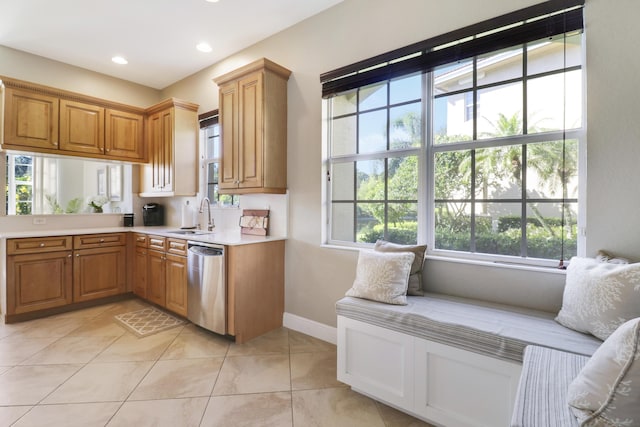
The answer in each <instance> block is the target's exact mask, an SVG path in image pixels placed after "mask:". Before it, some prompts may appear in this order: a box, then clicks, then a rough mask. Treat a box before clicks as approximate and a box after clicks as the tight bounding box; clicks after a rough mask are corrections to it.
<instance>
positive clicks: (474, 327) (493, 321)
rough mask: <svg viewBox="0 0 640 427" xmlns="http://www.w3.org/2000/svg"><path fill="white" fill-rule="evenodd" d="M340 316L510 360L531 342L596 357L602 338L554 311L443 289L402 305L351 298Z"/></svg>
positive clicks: (339, 306) (338, 305) (518, 356)
mask: <svg viewBox="0 0 640 427" xmlns="http://www.w3.org/2000/svg"><path fill="white" fill-rule="evenodd" d="M336 313H337V314H338V315H340V316H344V317H348V318H351V319H354V320H359V321H362V322H366V323H370V324H373V325H376V326H380V327H383V328H387V329H391V330H395V331H398V332H402V333H405V334H408V335H412V336H416V337H420V338H424V339H427V340H430V341H435V342H439V343H442V344H446V345H451V346H453V347H457V348H461V349H463V350H468V351H472V352H475V353H479V354H484V355H487V356H491V357H495V358H498V359H503V360H508V361H516V362H521V361H522V353H523V351H524V348H525V347H526V346H527V345H530V344H533V345H540V346H543V347H550V348H555V349H559V350H565V351H570V352H573V353H578V354H583V355H587V356H590V355H592V354H593V352H595V351H596V349H597V348H598V347H599V346H600V345H601V344H602V341H600V340H599V339H597V338H595V337H593V336H590V335H587V334H582V333H580V332H576V331H573V330H571V329H568V328H565V327H564V326H562V325H559V324H558V323H557V322H555V321H554V320H553V318H554V314H552V313H546V312H540V311H534V310H527V309H518V308H515V307H510V306H505V305H498V304H491V303H486V302H481V301H478V300H473V299H467V298H457V297H449V296H444V295H440V294H433V293H430V294H426V295H425V296H423V297H421V296H407V305H405V306H396V305H389V304H382V303H378V302H374V301H367V300H364V299H360V298H352V297H345V298H342V299H341V300H340V301H338V302H337V303H336Z"/></svg>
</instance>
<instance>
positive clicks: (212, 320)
mask: <svg viewBox="0 0 640 427" xmlns="http://www.w3.org/2000/svg"><path fill="white" fill-rule="evenodd" d="M187 268H188V289H187V318H188V319H189V320H190V321H192V322H193V323H195V324H196V325H199V326H202V327H203V328H205V329H208V330H210V331H213V332H216V333H218V334H226V333H227V287H226V278H225V261H224V246H220V245H214V244H209V243H202V242H194V241H188V251H187Z"/></svg>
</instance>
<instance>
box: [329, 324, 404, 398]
mask: <svg viewBox="0 0 640 427" xmlns="http://www.w3.org/2000/svg"><path fill="white" fill-rule="evenodd" d="M412 338H413V337H410V336H408V335H405V334H401V333H398V332H394V331H390V330H388V329H384V328H379V327H377V326H373V325H368V324H366V323H362V322H358V321H357V320H353V319H348V318H346V317H342V316H338V362H337V368H338V380H339V381H342V382H343V383H346V384H349V385H350V386H352V387H353V388H355V389H360V390H363V391H364V392H365V393H366V394H370V395H372V396H374V397H376V398H378V399H381V400H384V401H386V402H388V403H390V404H392V405H394V406H400V407H402V408H407V407H410V406H411V405H412V404H413V377H412V374H413V355H414V351H413V339H412Z"/></svg>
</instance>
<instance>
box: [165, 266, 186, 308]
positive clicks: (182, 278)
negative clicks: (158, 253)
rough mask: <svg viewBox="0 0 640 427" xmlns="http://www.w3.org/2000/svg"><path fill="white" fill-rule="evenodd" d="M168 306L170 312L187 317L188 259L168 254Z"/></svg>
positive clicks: (166, 270)
mask: <svg viewBox="0 0 640 427" xmlns="http://www.w3.org/2000/svg"><path fill="white" fill-rule="evenodd" d="M165 273H166V276H165V277H166V305H165V307H167V309H168V310H171V311H173V312H174V313H177V314H179V315H181V316H184V317H187V258H186V257H184V256H179V255H173V254H167V255H166V258H165Z"/></svg>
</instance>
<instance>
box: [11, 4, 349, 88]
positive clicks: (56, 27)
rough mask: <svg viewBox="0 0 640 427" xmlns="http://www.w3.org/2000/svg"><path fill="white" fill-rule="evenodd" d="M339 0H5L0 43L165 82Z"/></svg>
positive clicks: (153, 84) (122, 74) (145, 81)
mask: <svg viewBox="0 0 640 427" xmlns="http://www.w3.org/2000/svg"><path fill="white" fill-rule="evenodd" d="M341 1H342V0H219V1H218V2H217V3H209V2H207V1H205V0H109V1H98V0H0V45H5V46H8V47H11V48H14V49H18V50H22V51H25V52H29V53H32V54H35V55H40V56H44V57H46V58H50V59H54V60H57V61H61V62H65V63H67V64H72V65H75V66H78V67H82V68H86V69H89V70H93V71H97V72H100V73H104V74H107V75H110V76H114V77H118V78H121V79H124V80H129V81H132V82H136V83H140V84H142V85H145V86H149V87H153V88H156V89H163V88H165V87H167V86H168V85H170V84H172V83H174V82H176V81H178V80H180V79H182V78H184V77H186V76H189V75H191V74H193V73H194V72H196V71H199V70H201V69H203V68H205V67H207V66H209V65H211V64H214V63H216V62H218V61H220V60H221V59H224V58H225V57H227V56H229V55H231V54H233V53H235V52H237V51H239V50H241V49H244V48H246V47H248V46H251V45H252V44H254V43H256V42H258V41H260V40H263V39H265V38H267V37H269V36H270V35H273V34H275V33H277V32H279V31H281V30H283V29H285V28H287V27H290V26H292V25H294V24H296V23H298V22H300V21H302V20H304V19H306V18H308V17H310V16H312V15H315V14H317V13H319V12H321V11H322V10H324V9H327V8H329V7H331V6H333V5H335V4H337V3H340V2H341ZM202 41H205V42H208V43H209V44H210V45H211V46H212V47H213V51H212V52H210V53H202V52H199V51H197V50H196V48H195V46H196V44H198V43H200V42H202ZM115 55H121V56H124V57H125V58H126V59H127V60H128V61H129V64H127V65H117V64H114V63H113V62H111V58H112V57H113V56H115Z"/></svg>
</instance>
